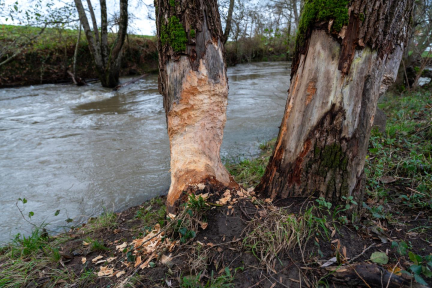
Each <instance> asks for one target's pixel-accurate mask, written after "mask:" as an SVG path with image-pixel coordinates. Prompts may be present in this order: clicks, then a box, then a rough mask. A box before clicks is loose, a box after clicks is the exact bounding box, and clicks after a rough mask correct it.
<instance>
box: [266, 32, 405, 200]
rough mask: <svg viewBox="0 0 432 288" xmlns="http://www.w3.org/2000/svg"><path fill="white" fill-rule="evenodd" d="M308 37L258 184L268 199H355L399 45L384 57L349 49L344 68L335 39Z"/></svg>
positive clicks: (317, 35) (318, 35)
mask: <svg viewBox="0 0 432 288" xmlns="http://www.w3.org/2000/svg"><path fill="white" fill-rule="evenodd" d="M309 42H310V45H309V49H308V52H307V57H305V56H304V55H302V57H301V59H300V66H299V68H298V70H297V73H296V74H295V75H294V78H293V79H294V80H293V82H292V86H291V88H290V94H289V98H288V101H287V106H286V111H285V116H284V119H283V121H282V125H281V129H280V133H279V137H278V141H277V143H276V149H275V153H274V155H273V157H272V159H271V160H270V164H269V166H268V168H267V171H266V174H265V176H264V178H263V180H262V181H261V184H260V185H259V187H258V188H257V190H258V191H262V192H264V193H265V194H266V196H269V197H272V198H277V197H281V198H286V197H289V196H308V195H317V196H324V197H326V198H327V199H330V200H334V201H338V200H340V199H341V197H342V196H350V195H352V196H355V198H359V199H360V198H362V189H361V188H362V181H363V168H364V164H365V158H366V151H367V145H368V141H369V135H370V129H371V127H372V123H373V117H374V113H375V110H376V103H377V100H378V97H379V91H380V89H381V88H382V87H381V86H382V79H383V78H384V75H385V76H386V79H390V78H392V79H394V77H395V75H396V73H397V69H394V68H395V67H396V66H397V65H394V64H393V62H397V61H400V57H401V54H400V51H401V50H402V49H401V48H397V49H395V50H394V53H393V54H392V55H391V56H392V57H387V58H386V59H381V58H380V57H379V55H378V52H377V51H372V50H371V49H369V48H365V49H362V50H355V51H354V56H353V57H352V58H353V60H352V64H351V65H350V66H349V70H348V72H347V74H345V72H343V71H341V70H340V69H339V67H340V59H341V53H342V52H341V51H342V49H341V45H340V43H339V42H338V41H337V40H335V39H334V37H332V36H330V35H328V34H327V33H326V31H324V30H314V31H313V32H312V35H311V38H310V40H309ZM382 67H384V68H385V67H388V69H383V68H382ZM392 67H393V70H392V69H390V68H392ZM343 68H344V67H343Z"/></svg>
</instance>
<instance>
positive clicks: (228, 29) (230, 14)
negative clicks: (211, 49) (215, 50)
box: [223, 0, 235, 45]
mask: <svg viewBox="0 0 432 288" xmlns="http://www.w3.org/2000/svg"><path fill="white" fill-rule="evenodd" d="M234 4H235V0H230V5H229V8H228V16H227V20H226V27H225V32H224V35H223V44H224V45H225V44H226V42H227V41H228V38H229V35H230V33H231V25H232V18H233V13H234Z"/></svg>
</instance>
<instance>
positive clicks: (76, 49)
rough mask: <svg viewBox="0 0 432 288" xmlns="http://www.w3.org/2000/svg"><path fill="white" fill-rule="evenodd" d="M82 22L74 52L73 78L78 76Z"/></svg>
mask: <svg viewBox="0 0 432 288" xmlns="http://www.w3.org/2000/svg"><path fill="white" fill-rule="evenodd" d="M81 27H82V26H81V24H80V25H79V30H78V39H77V43H76V45H75V53H74V59H73V69H72V71H73V72H72V73H73V78H74V79H75V78H76V77H77V75H76V64H77V59H78V49H79V44H80V41H81V30H82V28H81Z"/></svg>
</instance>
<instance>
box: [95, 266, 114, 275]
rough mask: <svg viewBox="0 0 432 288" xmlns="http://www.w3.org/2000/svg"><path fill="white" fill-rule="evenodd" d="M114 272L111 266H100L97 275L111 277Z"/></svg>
mask: <svg viewBox="0 0 432 288" xmlns="http://www.w3.org/2000/svg"><path fill="white" fill-rule="evenodd" d="M113 273H114V269H113V268H109V267H103V266H102V267H101V268H100V271H99V273H98V274H97V275H98V276H99V277H104V276H106V277H112V276H113Z"/></svg>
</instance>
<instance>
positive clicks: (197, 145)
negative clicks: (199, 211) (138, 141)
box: [156, 0, 236, 213]
mask: <svg viewBox="0 0 432 288" xmlns="http://www.w3.org/2000/svg"><path fill="white" fill-rule="evenodd" d="M156 4H157V5H156V7H157V8H156V23H157V30H158V39H159V43H158V49H159V69H160V75H159V91H160V93H161V94H162V95H163V96H164V107H165V111H166V116H167V124H168V135H169V139H170V144H171V187H170V190H169V193H168V199H167V207H168V210H169V212H171V213H175V212H176V210H177V207H178V205H179V203H181V202H182V201H184V200H185V194H182V193H183V192H187V193H195V192H196V191H197V190H203V189H204V187H207V188H211V189H225V188H226V187H232V188H233V187H235V186H236V184H235V183H234V181H233V180H232V177H230V175H229V173H228V171H227V170H226V169H225V167H224V166H223V164H222V162H221V160H220V146H221V144H222V138H223V129H224V126H225V122H226V109H227V99H228V78H227V74H226V67H225V63H224V46H223V43H222V40H223V34H222V27H221V23H220V16H219V12H218V6H217V0H191V1H178V0H158V1H157V3H156Z"/></svg>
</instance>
